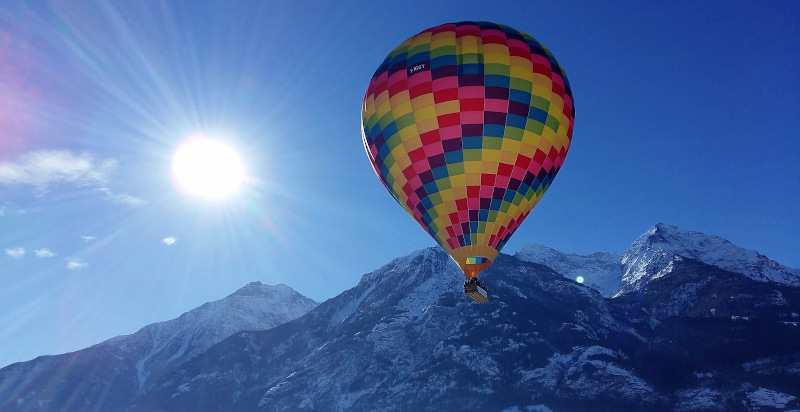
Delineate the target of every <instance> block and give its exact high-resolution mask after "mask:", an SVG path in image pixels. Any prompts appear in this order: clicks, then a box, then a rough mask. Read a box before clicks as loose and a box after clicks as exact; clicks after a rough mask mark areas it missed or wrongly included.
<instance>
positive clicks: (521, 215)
mask: <svg viewBox="0 0 800 412" xmlns="http://www.w3.org/2000/svg"><path fill="white" fill-rule="evenodd" d="M574 116H575V109H574V106H573V101H572V90H571V89H570V86H569V82H568V81H567V77H566V75H565V74H564V70H563V69H562V68H561V66H560V65H559V63H558V62H557V61H556V59H555V58H554V57H553V55H552V54H551V53H550V51H549V50H547V49H546V48H545V47H544V46H542V44H541V43H539V42H537V41H536V40H534V39H533V37H531V36H529V35H528V34H525V33H523V32H520V31H518V30H515V29H513V28H511V27H508V26H504V25H500V24H494V23H489V22H469V21H468V22H459V23H448V24H442V25H440V26H436V27H432V28H429V29H427V30H424V31H422V32H421V33H419V34H417V35H415V36H412V37H410V38H409V39H408V40H406V41H404V42H403V43H402V44H400V46H398V47H397V48H395V49H394V50H393V51H392V52H391V53H389V55H388V56H387V57H386V59H384V61H383V63H381V65H380V66H379V67H378V69H377V70H376V71H375V74H374V75H373V76H372V80H371V81H370V83H369V87H368V89H367V93H366V96H365V97H364V104H363V108H362V112H361V123H362V129H361V130H362V138H363V143H364V148H365V150H366V152H367V156H368V157H369V160H370V162H371V163H372V167H373V169H374V170H375V173H376V174H377V175H378V177H379V178H380V180H381V182H383V184H384V186H385V187H386V189H387V190H388V191H389V193H391V195H392V196H393V197H394V198H395V200H397V202H398V203H400V206H402V207H403V208H404V209H405V210H406V211H407V212H408V213H409V214H410V215H411V216H412V217H413V218H414V220H416V221H417V223H419V225H420V226H422V228H423V229H425V231H426V232H428V234H429V235H430V236H431V237H433V239H434V240H436V242H437V243H438V244H439V245H440V246H441V247H442V248H443V249H444V250H445V251H446V252H447V253H448V254H449V255H450V257H451V258H452V259H453V260H454V261H455V262H456V264H458V266H459V267H460V268H461V270H462V271H463V272H464V275H465V276H466V277H467V280H465V283H464V291H465V294H467V296H469V297H470V298H472V299H473V300H475V301H476V302H485V301H486V300H488V290H487V289H486V287H485V285H484V284H483V283H482V282H481V281H479V280H477V276H478V274H479V273H481V271H482V270H484V269H486V268H488V267H489V266H490V265H491V264H492V262H493V261H494V260H495V259H496V257H497V255H498V253H499V252H500V250H501V249H502V248H503V246H505V244H506V243H507V242H508V240H509V238H510V237H511V235H512V234H514V231H516V230H517V228H518V227H519V225H520V223H522V221H523V220H524V219H525V218H526V217H527V216H528V214H529V213H530V212H531V210H532V209H533V207H534V206H535V205H536V204H537V203H538V202H539V200H540V199H541V198H542V195H544V193H545V192H546V191H547V189H548V188H549V187H550V184H551V183H552V182H553V179H554V178H555V176H556V174H557V173H558V171H559V170H560V169H561V166H562V164H563V163H564V158H565V157H566V155H567V151H568V150H569V147H570V143H571V141H572V130H573V125H574Z"/></svg>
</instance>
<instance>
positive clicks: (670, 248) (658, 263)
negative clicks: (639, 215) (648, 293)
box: [620, 223, 800, 294]
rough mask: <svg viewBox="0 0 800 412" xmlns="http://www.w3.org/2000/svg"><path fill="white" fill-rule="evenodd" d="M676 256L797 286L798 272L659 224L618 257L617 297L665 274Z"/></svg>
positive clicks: (697, 234)
mask: <svg viewBox="0 0 800 412" xmlns="http://www.w3.org/2000/svg"><path fill="white" fill-rule="evenodd" d="M676 256H682V257H687V258H691V259H694V260H697V261H700V262H703V263H706V264H709V265H714V266H717V267H719V268H722V269H725V270H729V271H731V272H736V273H741V274H743V275H745V276H747V277H749V278H751V279H753V280H756V281H759V282H776V283H780V284H784V285H789V286H800V270H798V269H794V268H789V267H786V266H783V265H781V264H780V263H778V262H775V261H774V260H771V259H769V258H767V257H766V256H764V255H762V254H760V253H758V252H756V251H754V250H749V249H744V248H742V247H739V246H736V245H734V244H733V243H731V242H729V241H728V240H725V239H723V238H721V237H718V236H713V235H706V234H704V233H700V232H695V231H691V230H685V229H681V228H679V227H677V226H671V225H665V224H661V223H659V224H657V225H655V226H654V227H653V228H651V229H650V230H648V231H647V232H645V233H644V234H643V235H641V236H640V237H639V238H638V239H636V241H634V242H633V244H632V245H631V247H630V248H628V250H627V251H626V252H625V253H624V254H623V255H622V259H621V261H620V262H621V264H622V287H621V289H620V294H623V293H629V292H632V291H636V290H639V289H641V288H642V287H644V286H645V285H646V284H647V283H648V282H649V281H650V280H651V279H653V278H655V277H656V276H663V275H665V274H667V273H669V265H670V262H672V261H673V259H674V258H675V257H676Z"/></svg>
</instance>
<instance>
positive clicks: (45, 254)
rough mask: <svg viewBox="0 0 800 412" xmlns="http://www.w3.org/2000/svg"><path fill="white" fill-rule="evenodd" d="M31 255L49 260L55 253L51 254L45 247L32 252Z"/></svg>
mask: <svg viewBox="0 0 800 412" xmlns="http://www.w3.org/2000/svg"><path fill="white" fill-rule="evenodd" d="M33 253H35V254H36V257H38V258H42V259H45V258H51V257H53V256H55V255H56V254H55V253H53V251H51V250H50V249H48V248H46V247H45V248H41V249H36V250H34V251H33Z"/></svg>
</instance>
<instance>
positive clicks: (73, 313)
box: [0, 0, 800, 366]
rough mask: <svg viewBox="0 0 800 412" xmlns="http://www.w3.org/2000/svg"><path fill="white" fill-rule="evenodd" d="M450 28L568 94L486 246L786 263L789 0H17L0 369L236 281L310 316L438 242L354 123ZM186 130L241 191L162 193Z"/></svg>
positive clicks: (795, 193) (133, 323)
mask: <svg viewBox="0 0 800 412" xmlns="http://www.w3.org/2000/svg"><path fill="white" fill-rule="evenodd" d="M697 3H700V4H697ZM460 20H489V21H495V22H498V23H503V24H508V25H510V26H512V27H515V28H517V29H519V30H522V31H525V32H527V33H529V34H531V35H532V36H534V37H535V38H536V39H537V40H539V41H541V42H542V43H543V44H545V45H546V46H547V47H548V48H549V49H550V50H551V51H552V52H553V53H554V54H555V56H556V58H557V59H558V60H559V61H560V62H561V64H562V66H563V67H564V69H565V70H566V72H567V75H568V77H569V79H570V83H571V85H572V89H573V92H574V97H575V106H576V123H575V132H574V135H573V144H572V147H571V150H570V153H569V155H568V156H567V159H566V162H565V164H564V167H563V169H562V170H561V172H560V173H559V175H558V178H557V179H556V180H555V182H554V184H553V186H552V187H551V188H550V190H549V191H548V193H547V194H546V195H545V197H544V198H543V200H542V201H541V202H540V203H539V205H538V206H537V207H536V209H535V210H534V211H533V212H532V213H531V215H530V216H529V217H528V219H527V220H526V221H525V223H524V224H523V225H522V226H521V228H520V229H519V230H518V231H517V233H516V234H515V236H514V237H513V238H512V240H511V242H509V244H508V245H507V246H506V248H505V249H504V252H506V253H513V252H515V251H517V250H518V249H519V248H520V247H521V246H522V245H525V244H528V243H534V242H535V243H541V244H545V245H548V246H551V247H554V248H556V249H559V250H563V251H566V252H574V253H590V252H594V251H616V252H619V253H621V252H623V251H624V250H625V249H626V248H627V247H628V245H629V244H630V243H631V242H632V241H633V240H634V239H635V238H636V237H637V236H638V235H640V234H641V233H643V232H644V231H646V230H647V229H648V228H650V227H651V226H653V225H654V224H655V223H657V222H664V223H669V224H675V225H678V226H681V227H684V228H686V229H692V230H698V231H702V232H706V233H709V234H716V235H719V236H723V237H725V238H727V239H729V240H731V241H733V242H734V243H736V244H738V245H740V246H744V247H747V248H751V249H756V250H758V251H760V252H762V253H764V254H766V255H767V256H768V257H770V258H772V259H775V260H777V261H779V262H781V263H783V264H785V265H788V266H792V267H800V254H798V249H797V248H798V246H797V245H798V240H800V239H798V232H800V217H798V216H799V215H798V213H797V210H798V207H800V179H798V177H797V176H798V171H800V166H798V163H797V153H798V151H799V150H800V139H799V138H800V133H799V132H798V130H800V116H798V113H800V80H798V77H800V76H798V75H797V73H800V47H798V45H800V29H799V28H798V26H797V21H800V3H797V2H768V3H764V2H756V1H753V2H711V1H709V2H688V1H687V2H671V3H669V4H668V5H666V4H665V5H662V6H661V7H657V6H654V5H652V4H651V3H648V2H587V3H581V2H569V3H567V2H528V1H519V2H513V1H493V2H484V1H457V2H456V1H453V2H446V1H441V2H430V1H427V0H426V1H405V2H396V1H394V2H386V1H370V2H366V1H363V2H354V1H337V2H327V4H326V2H313V3H311V2H300V1H294V2H255V1H253V2H246V1H219V2H166V1H164V2H156V1H145V2H111V3H105V2H81V4H78V5H76V4H70V3H54V4H49V3H43V2H24V3H23V2H15V3H11V4H5V5H4V6H3V9H2V10H0V252H2V254H0V347H2V348H3V351H2V353H0V366H3V365H6V364H9V363H12V362H16V361H23V360H28V359H32V358H34V357H35V356H37V355H42V354H55V353H62V352H66V351H71V350H76V349H79V348H82V347H86V346H88V345H91V344H94V343H97V342H100V341H102V340H104V339H107V338H110V337H112V336H116V335H120V334H128V333H132V332H135V331H136V330H138V329H139V328H140V327H142V326H144V325H146V324H149V323H152V322H156V321H162V320H167V319H170V318H173V317H175V316H177V315H179V314H181V313H183V312H185V311H187V310H189V309H191V308H193V307H196V306H198V305H200V304H202V303H204V302H206V301H210V300H216V299H219V298H222V297H224V296H225V295H227V294H229V293H231V292H233V291H235V290H236V289H238V288H239V287H241V286H243V285H244V284H246V283H247V282H250V281H256V280H258V281H261V282H264V283H268V284H276V283H285V284H287V285H289V286H291V287H293V288H294V289H296V290H298V291H300V292H301V293H303V294H305V295H307V296H309V297H311V298H313V299H315V300H318V301H322V300H325V299H327V298H330V297H332V296H335V295H337V294H338V293H340V292H342V291H343V290H345V289H347V288H350V287H352V286H354V285H355V284H356V283H357V282H358V280H359V278H360V277H361V275H362V274H364V273H366V272H369V271H371V270H374V269H376V268H378V267H379V266H381V265H382V264H384V263H386V262H388V261H389V260H391V259H393V258H395V257H397V256H401V255H404V254H407V253H409V252H411V251H414V250H417V249H420V248H424V247H428V246H433V245H434V244H435V243H434V241H433V240H432V239H431V238H429V237H428V235H427V234H425V233H424V231H422V229H420V228H419V226H418V225H417V224H416V223H415V222H414V221H413V220H412V219H411V218H410V217H409V216H407V215H406V213H405V212H404V211H403V210H402V209H401V208H400V207H399V206H398V205H397V203H396V202H395V201H394V200H393V199H392V198H391V197H390V196H389V194H388V193H387V192H386V191H385V189H384V188H383V187H382V186H381V184H380V182H379V181H378V179H377V178H376V177H375V175H374V173H373V172H372V169H371V167H370V165H369V162H368V160H367V158H366V155H365V154H364V150H363V146H362V143H361V135H360V118H359V116H360V107H361V100H362V98H363V96H364V93H365V91H366V87H367V85H368V83H369V80H370V77H371V76H372V73H373V72H374V70H375V69H376V68H377V66H378V65H379V64H380V62H381V61H382V60H383V58H384V57H385V55H386V54H388V52H389V51H391V50H392V49H393V48H394V47H395V46H397V45H398V44H399V43H400V42H402V41H403V40H405V39H406V38H407V37H409V36H411V35H413V34H416V33H417V32H419V31H421V30H424V29H426V28H428V27H430V26H434V25H438V24H441V23H444V22H451V21H460ZM197 133H203V134H205V135H208V136H210V137H214V138H216V139H220V140H223V141H226V142H228V143H229V144H230V145H232V146H233V147H235V148H236V149H237V150H238V151H239V152H240V154H241V155H242V157H243V160H244V162H245V164H246V169H247V180H246V182H245V184H244V186H243V187H242V188H241V190H240V191H239V192H238V194H237V195H236V196H233V197H231V198H228V199H225V200H223V201H208V200H203V199H198V198H194V197H190V196H186V195H184V194H182V193H181V192H179V191H178V190H176V188H175V185H174V184H173V181H172V178H171V176H170V160H171V158H172V155H173V153H174V151H175V149H176V148H177V146H178V144H179V143H180V142H181V141H183V140H184V139H185V138H186V137H187V136H190V135H193V134H197ZM170 239H171V240H170ZM454 287H457V286H454Z"/></svg>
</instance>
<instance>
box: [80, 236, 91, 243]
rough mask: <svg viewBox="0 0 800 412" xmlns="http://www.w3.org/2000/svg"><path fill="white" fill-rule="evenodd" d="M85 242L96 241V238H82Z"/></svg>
mask: <svg viewBox="0 0 800 412" xmlns="http://www.w3.org/2000/svg"><path fill="white" fill-rule="evenodd" d="M81 239H83V241H84V242H91V241H93V240H94V236H81Z"/></svg>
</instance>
